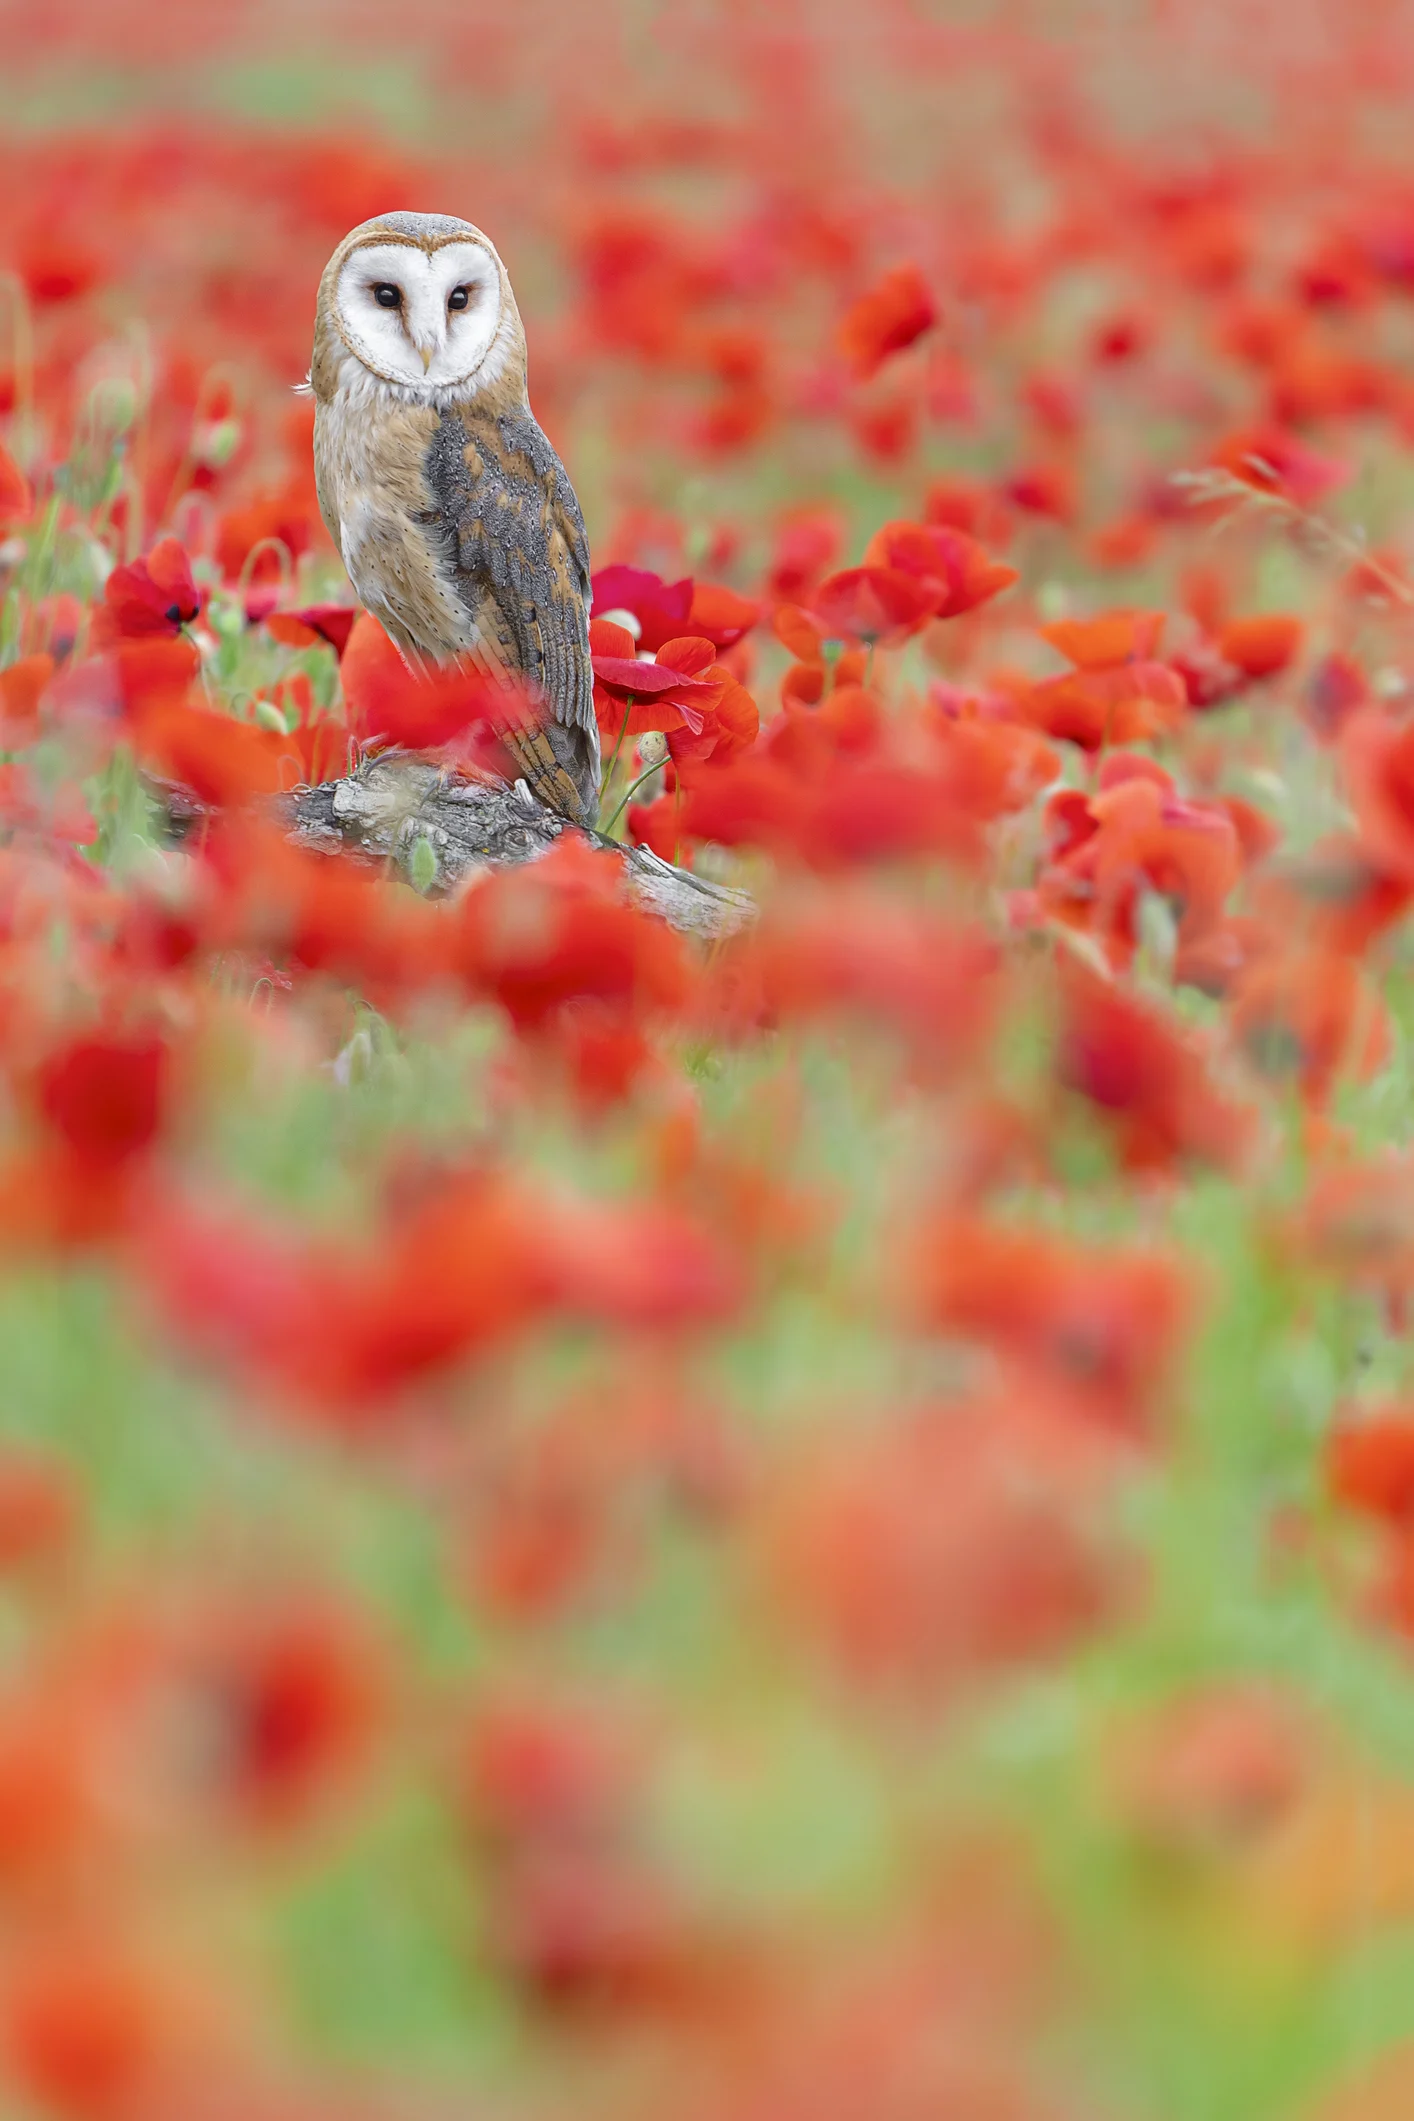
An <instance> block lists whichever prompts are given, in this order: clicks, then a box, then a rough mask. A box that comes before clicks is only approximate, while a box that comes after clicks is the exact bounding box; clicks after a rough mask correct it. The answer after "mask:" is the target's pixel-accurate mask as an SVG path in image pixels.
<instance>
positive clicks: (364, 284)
mask: <svg viewBox="0 0 1414 2121" xmlns="http://www.w3.org/2000/svg"><path fill="white" fill-rule="evenodd" d="M326 326H331V327H332V329H333V331H334V333H335V334H337V337H338V339H339V340H340V341H342V345H343V347H344V348H346V349H347V351H348V353H350V354H352V355H353V357H354V359H355V360H356V361H357V362H359V363H360V364H361V365H362V366H363V367H364V368H365V369H367V370H369V371H370V373H371V374H373V375H375V376H377V377H379V378H381V380H382V381H383V382H385V383H391V384H394V385H396V386H398V387H399V389H400V390H402V391H406V392H407V393H408V394H410V395H412V396H414V397H418V398H422V397H425V398H427V399H429V400H435V399H436V398H438V397H440V396H441V395H442V394H443V393H444V392H446V391H448V390H450V389H457V390H467V391H471V390H479V389H483V388H485V387H487V386H489V385H490V384H492V383H494V382H496V381H498V380H499V378H500V377H501V376H502V375H503V374H505V372H506V371H507V370H508V369H511V368H515V367H518V368H519V370H520V374H521V376H522V378H523V376H524V364H525V338H524V334H523V332H522V329H521V321H520V313H519V311H518V310H517V308H516V300H515V296H514V295H513V294H512V292H511V283H510V280H509V278H508V277H507V274H506V268H505V266H504V265H503V264H502V263H501V260H500V258H499V257H498V256H497V253H496V246H495V245H494V244H493V243H492V242H491V240H490V238H489V237H488V236H484V235H483V234H482V233H481V230H480V229H479V228H474V227H473V226H472V224H471V222H470V221H458V220H455V219H454V218H453V217H452V216H451V215H450V214H413V213H393V214H378V215H377V216H375V218H374V219H373V220H371V221H364V222H362V223H361V224H360V226H359V227H358V228H356V229H354V230H353V231H352V233H351V234H349V235H347V236H345V238H344V240H343V242H342V243H341V244H340V245H339V247H338V249H337V250H336V251H335V253H334V255H333V257H332V258H331V259H330V260H329V263H328V265H327V266H326V267H325V269H324V277H323V279H322V280H321V281H320V283H319V320H318V327H317V331H316V365H317V346H318V338H319V336H320V335H322V333H323V331H324V328H325V327H326ZM318 382H319V378H318V376H317V375H316V377H315V385H316V389H317V387H318Z"/></svg>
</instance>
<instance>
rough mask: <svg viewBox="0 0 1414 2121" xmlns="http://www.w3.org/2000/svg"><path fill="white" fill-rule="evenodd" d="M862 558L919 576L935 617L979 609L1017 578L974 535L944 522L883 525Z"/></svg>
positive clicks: (945, 616)
mask: <svg viewBox="0 0 1414 2121" xmlns="http://www.w3.org/2000/svg"><path fill="white" fill-rule="evenodd" d="M864 562H865V565H866V566H872V567H880V568H893V569H895V570H896V571H898V572H899V573H902V574H910V575H915V576H916V577H917V578H918V580H919V581H920V582H921V583H922V584H923V585H924V587H925V588H926V589H927V590H928V592H929V594H930V597H931V610H932V616H933V617H934V618H935V619H952V618H957V617H958V616H959V615H960V614H961V613H962V612H964V611H975V610H976V609H977V607H978V605H980V604H986V603H988V602H989V601H990V600H991V598H993V597H994V596H998V595H1000V593H1001V591H1002V590H1004V589H1009V588H1010V587H1011V585H1012V583H1013V582H1015V581H1017V580H1018V579H1019V577H1018V575H1017V571H1016V569H1015V568H1014V567H1003V566H1002V565H1001V564H1000V563H999V562H998V561H996V560H994V559H992V558H991V556H990V555H989V554H988V553H987V552H985V551H984V550H983V548H982V546H980V545H979V544H978V543H977V541H976V539H975V538H970V537H968V536H967V535H966V534H965V533H964V532H962V531H960V530H952V529H949V528H948V527H947V526H946V525H944V524H941V523H885V524H884V526H883V528H882V529H881V530H877V531H876V532H875V533H874V536H873V537H872V538H871V539H870V540H869V543H868V545H867V546H866V547H865V549H864Z"/></svg>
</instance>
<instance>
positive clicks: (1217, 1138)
mask: <svg viewBox="0 0 1414 2121" xmlns="http://www.w3.org/2000/svg"><path fill="white" fill-rule="evenodd" d="M1055 1065H1056V1077H1057V1080H1058V1081H1059V1082H1061V1083H1063V1084H1064V1085H1065V1087H1066V1088H1067V1089H1070V1090H1074V1091H1077V1092H1078V1093H1079V1094H1080V1095H1081V1096H1082V1097H1084V1098H1086V1099H1087V1100H1088V1101H1089V1103H1090V1105H1091V1106H1092V1108H1093V1109H1094V1110H1095V1111H1096V1112H1097V1113H1099V1114H1101V1115H1102V1116H1103V1117H1104V1118H1105V1119H1106V1120H1107V1121H1108V1122H1109V1124H1110V1125H1111V1127H1112V1128H1113V1130H1114V1135H1115V1139H1116V1143H1117V1145H1118V1148H1119V1152H1120V1155H1121V1156H1122V1158H1123V1160H1124V1162H1125V1164H1126V1165H1127V1166H1128V1168H1130V1169H1131V1170H1154V1169H1159V1170H1162V1169H1168V1168H1172V1167H1174V1166H1180V1165H1183V1164H1188V1163H1204V1164H1210V1165H1215V1166H1217V1167H1218V1168H1220V1169H1228V1170H1230V1169H1233V1168H1235V1167H1236V1166H1237V1165H1239V1164H1240V1162H1241V1160H1242V1157H1243V1154H1244V1152H1245V1150H1246V1148H1247V1147H1248V1145H1249V1143H1250V1140H1251V1130H1252V1115H1251V1114H1250V1113H1249V1112H1247V1111H1245V1110H1244V1109H1243V1108H1242V1107H1241V1106H1240V1105H1238V1104H1236V1103H1235V1102H1234V1101H1233V1100H1232V1099H1231V1098H1229V1097H1227V1096H1226V1095H1225V1094H1224V1093H1223V1092H1222V1091H1221V1090H1219V1088H1218V1087H1217V1085H1216V1083H1215V1082H1214V1081H1213V1079H1212V1075H1211V1072H1210V1069H1209V1065H1208V1062H1207V1060H1206V1058H1205V1056H1204V1054H1203V1053H1202V1051H1201V1049H1200V1048H1199V1047H1198V1046H1197V1045H1196V1044H1195V1042H1194V1041H1193V1040H1192V1039H1191V1038H1189V1037H1188V1036H1187V1035H1186V1034H1185V1033H1184V1031H1183V1029H1182V1027H1181V1026H1180V1025H1179V1024H1178V1023H1177V1022H1176V1021H1174V1020H1173V1019H1171V1018H1166V1017H1165V1016H1163V1015H1162V1014H1161V1013H1160V1012H1159V1010H1158V1009H1157V1008H1156V1007H1154V1006H1152V1005H1151V1004H1149V1003H1146V1002H1143V1001H1141V1000H1140V999H1139V998H1138V997H1137V996H1136V995H1133V994H1127V993H1125V992H1124V990H1123V989H1122V988H1120V987H1118V986H1117V985H1115V984H1114V983H1113V982H1111V981H1108V980H1102V979H1100V978H1098V977H1097V976H1096V975H1095V974H1094V973H1093V972H1091V971H1089V970H1088V968H1086V967H1085V966H1082V965H1080V964H1078V963H1067V964H1066V965H1065V966H1064V967H1063V972H1062V980H1061V1023H1060V1034H1059V1038H1058V1042H1057V1047H1056V1064H1055Z"/></svg>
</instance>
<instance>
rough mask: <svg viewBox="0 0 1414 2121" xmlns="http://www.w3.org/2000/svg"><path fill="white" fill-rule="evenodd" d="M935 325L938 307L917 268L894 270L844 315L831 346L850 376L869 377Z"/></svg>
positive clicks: (884, 276) (878, 281)
mask: <svg viewBox="0 0 1414 2121" xmlns="http://www.w3.org/2000/svg"><path fill="white" fill-rule="evenodd" d="M937 321H938V307H937V303H936V302H935V301H934V299H933V295H932V292H931V290H930V288H929V286H928V283H927V281H926V280H925V279H924V277H923V275H922V273H921V272H920V270H919V268H918V267H917V266H916V265H912V264H909V265H896V266H895V267H894V268H893V270H892V271H891V272H886V273H885V274H884V275H883V277H882V279H879V280H877V281H876V282H875V283H874V285H873V286H872V287H871V288H870V289H869V290H868V292H867V293H865V294H862V295H860V296H859V298H858V300H857V301H855V302H853V303H852V304H851V306H850V307H849V309H848V310H846V312H845V314H844V316H843V317H842V318H841V320H840V324H839V329H838V331H837V333H836V343H837V345H838V346H839V350H840V352H841V353H842V354H843V355H844V357H845V359H846V360H847V361H848V362H849V364H850V366H851V368H852V369H853V370H854V372H855V374H856V375H857V376H861V377H868V376H872V375H874V374H876V373H877V371H878V370H879V369H880V368H881V367H882V366H883V364H884V362H885V361H886V360H887V359H888V357H889V355H890V354H893V353H900V352H902V351H903V349H904V348H905V347H907V346H912V345H913V344H914V342H915V341H916V340H918V339H921V338H922V336H923V334H924V333H925V332H926V331H931V330H932V328H933V326H934V324H936V322H937Z"/></svg>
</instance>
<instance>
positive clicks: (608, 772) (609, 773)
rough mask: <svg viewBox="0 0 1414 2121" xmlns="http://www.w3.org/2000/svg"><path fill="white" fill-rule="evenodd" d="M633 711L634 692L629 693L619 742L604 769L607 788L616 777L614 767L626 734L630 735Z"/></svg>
mask: <svg viewBox="0 0 1414 2121" xmlns="http://www.w3.org/2000/svg"><path fill="white" fill-rule="evenodd" d="M632 713H633V694H632V693H630V694H629V696H628V702H627V704H626V706H625V707H624V718H623V722H622V723H621V725H620V728H619V737H618V742H617V743H616V744H615V746H614V748H613V751H612V753H611V754H610V758H609V763H608V765H607V767H606V768H605V770H604V786H605V788H606V789H607V788H609V787H610V786H611V785H612V783H613V778H614V768H615V766H617V765H618V763H619V753H620V752H621V751H622V750H623V748H624V738H625V737H626V736H627V735H628V719H629V716H630V715H631V714H632Z"/></svg>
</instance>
